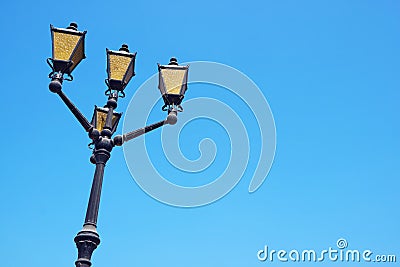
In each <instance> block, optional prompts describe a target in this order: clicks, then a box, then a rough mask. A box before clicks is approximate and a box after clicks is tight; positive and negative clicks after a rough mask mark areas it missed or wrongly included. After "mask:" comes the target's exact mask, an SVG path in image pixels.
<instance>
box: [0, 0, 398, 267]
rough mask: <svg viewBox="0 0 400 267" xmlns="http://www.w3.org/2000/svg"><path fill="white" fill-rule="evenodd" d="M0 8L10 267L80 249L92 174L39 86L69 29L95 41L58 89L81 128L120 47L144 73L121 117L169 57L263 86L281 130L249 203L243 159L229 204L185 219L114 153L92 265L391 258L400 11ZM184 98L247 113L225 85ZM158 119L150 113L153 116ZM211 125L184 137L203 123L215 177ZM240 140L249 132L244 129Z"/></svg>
mask: <svg viewBox="0 0 400 267" xmlns="http://www.w3.org/2000/svg"><path fill="white" fill-rule="evenodd" d="M1 10H2V16H1V17H0V23H1V25H2V29H1V31H2V33H3V34H2V36H3V41H2V42H1V44H0V47H1V51H3V55H2V64H1V67H0V68H1V71H0V73H1V76H2V88H3V104H2V105H0V112H1V114H2V115H3V122H2V125H3V127H2V129H3V134H2V136H3V142H2V147H3V153H2V156H1V161H2V166H3V171H2V175H1V179H0V203H1V204H0V211H1V213H0V214H1V215H0V216H1V218H0V222H1V223H0V226H1V227H0V237H1V242H0V255H1V256H2V263H3V265H4V266H7V265H9V266H42V265H43V264H48V263H51V264H56V265H57V266H59V267H63V266H73V264H74V261H75V260H76V255H77V254H76V248H75V244H74V243H73V237H74V236H75V235H76V233H77V232H78V231H79V230H80V229H81V226H82V223H83V219H84V213H85V210H86V204H87V199H88V196H89V190H90V184H91V180H92V175H93V171H94V168H93V165H91V164H90V163H89V157H90V153H91V152H90V150H88V149H87V144H88V142H89V139H88V138H87V136H86V134H85V132H84V131H83V130H82V129H81V128H80V126H79V125H78V123H77V122H76V121H75V119H74V118H73V117H72V115H71V114H70V113H69V111H68V110H67V109H66V107H65V106H64V105H63V103H62V102H61V101H60V99H58V98H57V97H56V95H54V94H52V93H50V92H49V90H48V88H47V86H48V82H49V80H48V77H47V75H48V73H49V71H50V70H49V68H48V66H47V64H46V63H45V60H46V58H47V57H50V55H51V39H50V30H49V24H53V25H55V26H56V27H66V26H67V25H68V24H69V23H70V22H71V21H76V22H78V25H79V28H80V29H82V30H88V34H87V40H86V55H87V59H85V60H84V61H83V62H82V63H81V64H80V65H79V66H78V67H77V69H76V70H75V71H74V78H75V79H74V81H73V82H71V83H67V82H66V83H65V84H64V91H65V92H66V93H67V95H68V96H69V97H70V98H71V99H72V100H73V101H74V103H75V104H76V105H77V106H78V107H79V108H80V109H81V111H82V112H83V113H84V114H85V115H86V116H87V117H91V115H92V111H93V105H95V104H97V105H99V106H101V105H103V103H105V96H104V94H103V92H104V90H105V85H104V79H105V78H106V73H105V68H106V62H105V60H106V57H105V48H106V47H107V48H110V49H118V48H119V47H120V45H121V43H128V44H129V46H130V48H131V50H132V51H137V52H138V57H137V65H136V67H137V68H136V73H137V76H136V77H135V78H134V79H133V80H132V81H131V83H130V84H129V86H128V88H127V89H126V93H127V97H126V99H122V100H121V101H120V102H119V107H118V110H119V111H123V112H125V111H126V110H127V107H128V104H129V100H130V98H131V97H132V96H133V94H134V92H135V90H136V88H138V87H139V86H140V85H141V84H142V83H143V82H144V81H146V80H147V79H148V78H149V77H150V76H151V75H153V74H154V73H155V72H156V71H157V69H156V63H157V62H160V63H167V62H168V60H169V57H171V56H176V57H178V59H179V60H180V61H182V62H189V61H214V62H220V63H223V64H227V65H230V66H232V67H234V68H236V69H238V70H240V71H241V72H243V73H245V74H246V75H247V76H249V77H250V78H251V79H252V80H253V81H254V82H255V83H256V84H257V85H258V87H259V88H260V89H261V90H262V92H263V94H264V95H265V97H266V99H267V100H268V103H269V105H270V107H271V110H272V112H273V115H274V119H275V123H276V132H277V149H276V156H275V161H274V164H273V167H272V169H271V171H270V173H269V175H268V177H267V179H266V181H265V182H264V184H263V185H262V186H261V187H260V189H259V190H258V191H257V192H255V193H253V194H249V193H248V192H247V188H248V184H249V182H250V180H251V178H252V173H253V172H254V168H255V163H254V161H251V162H250V166H249V168H250V170H249V171H246V173H245V175H244V177H243V178H242V179H241V181H240V182H239V184H238V185H237V186H236V187H235V188H234V189H233V190H232V191H231V192H230V193H229V194H228V195H227V196H226V197H224V198H223V199H221V200H220V201H217V202H215V203H214V204H211V205H208V206H204V207H200V208H193V209H183V208H176V207H171V206H168V205H165V204H162V203H160V202H158V201H156V200H154V199H153V198H151V197H150V196H148V195H147V194H146V193H144V192H143V191H142V190H141V189H140V188H139V186H138V185H137V184H136V183H135V182H134V180H133V179H132V177H131V174H130V173H129V171H128V168H127V167H126V163H125V160H124V155H123V151H122V150H121V149H118V148H116V149H115V150H114V151H113V154H112V158H111V160H110V161H109V163H108V165H107V169H106V173H105V179H104V185H103V193H102V201H101V206H100V214H99V225H98V231H99V233H100V237H101V239H102V243H101V245H100V247H99V248H98V249H97V250H96V251H95V252H94V256H93V266H95V267H101V266H110V265H115V266H118V265H127V266H160V265H162V266H194V267H195V266H264V265H269V266H279V265H282V264H283V263H279V262H277V261H274V262H268V261H266V262H260V261H259V260H258V259H257V255H256V254H257V251H258V250H260V249H262V248H263V247H264V246H265V245H268V246H269V247H270V248H273V249H277V250H278V249H285V250H288V251H289V250H291V249H298V250H302V249H315V250H322V249H326V248H328V247H335V246H336V241H337V240H338V239H339V238H345V239H346V240H347V241H348V243H349V248H351V249H360V250H363V249H370V250H372V251H374V252H375V253H376V254H396V255H397V258H398V261H399V260H400V250H399V246H398V240H399V237H400V231H399V227H398V225H399V219H400V216H399V215H400V214H399V209H398V204H399V203H400V194H399V193H398V190H399V189H400V181H399V180H400V179H399V178H400V175H399V174H400V170H399V167H400V156H399V151H400V139H399V136H400V126H399V125H400V124H399V119H398V116H399V115H398V114H400V112H399V111H400V108H399V107H400V105H399V104H398V102H399V98H400V92H399V88H400V76H399V73H400V65H399V62H400V52H399V47H400V28H399V25H400V16H399V10H400V3H399V2H397V1H386V0H385V1H356V0H355V1H344V0H337V1H329V2H328V1H311V0H309V1H242V2H240V3H235V2H232V1H208V0H206V1H201V2H190V1H152V2H148V1H141V2H139V1H137V2H134V1H123V2H111V1H102V0H99V1H85V2H84V3H81V1H69V2H68V3H65V4H63V3H61V2H54V1H52V2H51V1H36V2H33V1H7V2H5V3H3V4H2V9H1ZM190 88H191V89H190V90H189V91H188V93H187V99H188V100H189V99H191V98H194V97H199V96H203V97H215V98H216V99H218V100H220V101H222V102H225V103H226V104H228V105H229V104H231V105H232V108H233V109H235V108H236V111H237V113H238V114H241V113H244V114H246V112H248V111H246V108H245V107H243V106H242V105H240V104H237V105H236V104H235V103H237V102H238V101H235V100H232V97H231V96H229V95H227V94H226V93H224V92H223V91H221V90H220V89H219V88H218V87H206V86H201V85H194V86H192V87H190ZM154 89H155V90H156V88H154ZM164 115H165V114H163V113H162V112H161V111H160V110H159V111H155V112H154V113H152V116H151V118H152V119H154V120H159V119H162V118H163V116H164ZM243 120H245V118H244V119H243ZM206 123H207V122H199V124H198V125H197V126H196V127H194V130H193V129H192V130H191V129H190V125H188V127H187V131H188V133H187V134H188V135H190V132H191V131H192V132H193V134H194V135H195V136H196V138H197V139H199V138H201V132H200V133H199V131H195V130H196V129H199V128H201V127H203V125H204V127H205V126H207V125H208V126H207V129H208V131H207V133H204V137H214V138H215V139H216V140H215V142H216V143H217V144H218V142H222V143H221V146H222V148H221V149H220V150H218V151H220V152H221V154H218V156H220V157H221V159H220V161H216V166H214V168H215V172H217V171H218V170H221V169H223V165H224V164H225V163H226V158H224V155H225V154H224V153H223V152H224V151H225V150H226V148H224V147H225V146H226V142H227V141H226V140H225V139H224V138H223V137H224V132H223V129H221V127H219V126H218V125H216V124H212V125H211V124H210V125H209V124H206ZM247 127H248V131H249V132H250V133H251V132H253V131H255V128H253V127H254V126H253V125H252V122H249V123H248V124H247ZM121 129H122V124H121V125H120V127H119V129H118V132H121ZM152 134H153V133H152ZM159 135H160V133H159V132H156V133H154V135H153V137H154V138H156V137H159ZM187 142H188V143H187V146H185V142H184V140H183V141H182V147H183V150H184V153H187V156H188V157H189V158H191V157H196V155H197V154H196V153H198V151H197V150H194V149H190V148H191V147H195V146H196V145H194V144H192V143H193V141H190V140H188V141H187ZM255 142H256V141H255ZM157 149H159V147H158V146H155V147H154V150H155V151H157ZM157 155H158V154H157ZM140 156H141V155H138V157H140ZM253 157H257V153H256V154H255V155H253ZM162 159H163V158H162V156H160V158H155V159H153V161H154V162H157V161H160V162H161V161H162ZM160 164H161V165H162V164H164V163H162V162H161V163H160ZM162 166H163V165H162ZM138 168H140V166H138ZM195 179H205V180H206V181H210V179H211V180H212V177H211V178H210V177H209V176H207V177H204V178H202V176H196V177H195ZM197 182H198V183H199V184H202V182H203V181H202V180H198V181H197V180H196V181H195V183H197ZM44 262H45V263H44ZM286 264H287V265H293V266H295V265H297V264H296V263H293V262H291V263H286ZM316 264H317V263H306V264H304V266H313V265H316ZM368 264H372V263H358V264H349V265H354V266H356V265H357V266H360V265H361V266H363V265H366V266H367V265H368ZM324 265H328V266H329V265H332V266H339V265H342V263H338V262H336V263H331V262H326V263H324ZM382 265H388V266H390V265H395V264H393V263H392V264H390V263H386V264H383V263H382Z"/></svg>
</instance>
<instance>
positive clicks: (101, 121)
mask: <svg viewBox="0 0 400 267" xmlns="http://www.w3.org/2000/svg"><path fill="white" fill-rule="evenodd" d="M106 119H107V113H105V112H101V111H99V110H98V111H97V118H96V129H97V130H99V131H100V132H101V131H102V130H103V128H104V126H105V125H106Z"/></svg>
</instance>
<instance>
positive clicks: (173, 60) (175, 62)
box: [168, 57, 178, 66]
mask: <svg viewBox="0 0 400 267" xmlns="http://www.w3.org/2000/svg"><path fill="white" fill-rule="evenodd" d="M168 65H175V66H178V60H177V59H176V58H175V57H171V59H170V60H169V63H168Z"/></svg>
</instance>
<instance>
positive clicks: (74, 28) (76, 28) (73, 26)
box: [67, 22, 78, 31]
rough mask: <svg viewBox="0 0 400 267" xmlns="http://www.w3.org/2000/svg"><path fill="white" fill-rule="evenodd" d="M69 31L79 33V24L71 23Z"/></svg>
mask: <svg viewBox="0 0 400 267" xmlns="http://www.w3.org/2000/svg"><path fill="white" fill-rule="evenodd" d="M67 29H68V30H73V31H78V23H76V22H71V23H70V24H69V26H68V27H67Z"/></svg>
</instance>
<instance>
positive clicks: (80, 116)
mask: <svg viewBox="0 0 400 267" xmlns="http://www.w3.org/2000/svg"><path fill="white" fill-rule="evenodd" d="M57 94H58V95H59V96H60V98H61V99H62V101H63V102H64V103H65V105H67V107H68V108H69V110H70V111H71V112H72V114H73V115H74V116H75V118H76V119H77V120H78V121H79V123H80V124H81V125H82V127H83V128H84V129H85V131H86V132H90V130H91V129H93V126H92V125H91V124H90V122H89V121H88V120H87V119H86V117H85V116H84V115H83V114H82V113H81V112H80V111H79V109H78V108H77V107H76V106H75V105H74V104H73V103H72V101H71V100H70V99H69V98H68V97H67V96H66V95H65V94H64V92H63V91H61V90H60V92H57Z"/></svg>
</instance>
